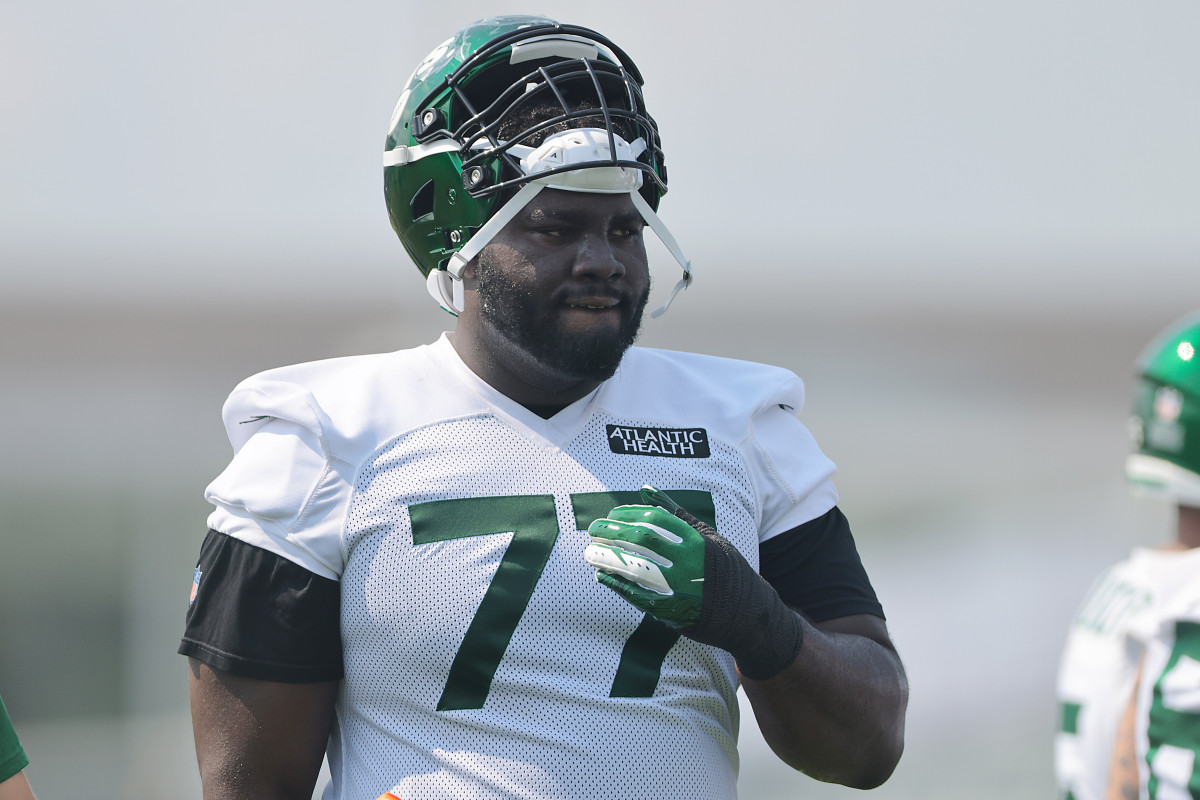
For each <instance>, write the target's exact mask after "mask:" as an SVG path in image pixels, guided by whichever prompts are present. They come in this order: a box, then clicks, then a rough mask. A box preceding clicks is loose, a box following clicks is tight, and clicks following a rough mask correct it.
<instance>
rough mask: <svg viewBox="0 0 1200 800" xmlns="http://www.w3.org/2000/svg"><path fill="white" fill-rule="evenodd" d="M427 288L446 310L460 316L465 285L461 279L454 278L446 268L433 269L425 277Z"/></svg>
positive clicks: (431, 295)
mask: <svg viewBox="0 0 1200 800" xmlns="http://www.w3.org/2000/svg"><path fill="white" fill-rule="evenodd" d="M425 288H426V289H427V290H429V295H430V297H432V298H433V299H434V300H436V301H437V304H438V305H439V306H441V307H442V309H443V310H444V311H449V312H450V313H451V314H453V315H454V316H456V317H457V316H458V315H459V313H460V312H461V311H462V310H463V285H462V281H461V280H454V279H453V278H451V277H450V273H448V272H447V271H446V270H444V269H433V270H430V271H429V276H428V277H427V278H426V279H425Z"/></svg>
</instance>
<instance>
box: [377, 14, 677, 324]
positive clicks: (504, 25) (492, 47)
mask: <svg viewBox="0 0 1200 800" xmlns="http://www.w3.org/2000/svg"><path fill="white" fill-rule="evenodd" d="M383 164H384V172H383V175H384V199H385V200H386V202H387V209H388V216H389V218H390V220H391V223H392V228H393V229H394V230H395V231H396V234H397V235H398V236H399V237H400V241H401V242H402V243H403V244H404V247H405V249H406V250H407V251H408V254H409V255H410V256H411V257H412V259H413V261H415V262H416V264H417V267H418V268H419V269H420V270H421V273H422V274H423V275H425V276H426V282H427V285H428V288H429V291H430V294H432V295H433V297H434V299H436V300H437V301H438V302H439V303H440V304H441V305H442V307H443V308H445V309H446V310H447V311H449V312H450V313H452V314H456V313H457V312H458V311H460V310H461V308H462V286H461V276H462V270H463V268H464V267H465V266H466V264H467V263H468V262H469V261H470V260H471V259H472V258H473V257H474V256H475V255H476V254H477V253H478V252H479V250H481V249H482V248H483V246H484V245H485V244H487V242H488V241H489V240H490V239H491V237H492V236H494V235H495V234H496V233H497V232H499V230H500V229H501V228H503V227H504V225H505V224H507V223H508V221H509V220H511V219H512V218H513V217H514V216H515V215H516V214H517V213H518V212H519V211H520V210H521V208H523V207H524V206H525V204H527V203H528V202H529V201H530V200H531V199H532V198H533V196H534V195H535V194H536V193H537V192H538V191H540V190H541V189H542V188H557V189H564V190H568V191H583V192H601V193H629V194H630V196H631V197H632V198H633V201H634V205H635V206H637V208H638V210H639V211H640V212H641V214H642V216H643V218H645V220H646V223H647V225H649V227H650V228H651V229H652V230H654V232H655V233H656V234H657V235H658V237H659V238H660V239H662V240H663V243H664V244H665V245H666V246H667V248H668V249H669V250H670V251H671V253H672V254H673V255H674V256H675V258H676V260H678V261H679V262H680V264H681V265H682V266H683V269H684V277H683V280H681V281H680V284H679V285H678V286H677V287H676V289H675V292H674V293H672V295H671V297H672V298H673V297H674V295H675V294H676V293H678V291H679V290H680V289H681V288H683V287H685V286H686V285H688V283H690V281H691V265H690V264H689V263H688V262H687V259H685V258H684V257H683V254H682V253H681V252H680V251H679V248H678V245H676V244H675V241H674V239H673V238H672V237H671V235H670V233H669V232H667V230H666V227H665V225H663V223H662V221H661V220H660V219H659V218H658V216H657V214H656V213H655V211H656V209H657V208H658V202H659V199H660V198H661V197H662V195H663V194H665V193H666V191H667V172H666V167H665V166H664V163H663V151H662V146H661V142H660V140H659V134H658V127H657V125H656V124H655V122H654V120H653V118H651V116H650V115H649V113H648V112H647V111H646V105H645V101H644V100H643V97H642V76H641V73H640V72H639V71H638V69H637V67H636V66H635V65H634V63H633V61H632V60H631V59H630V58H629V56H628V55H626V54H625V52H624V51H622V50H621V49H620V48H619V47H617V46H616V45H615V44H613V43H612V42H611V41H610V40H608V39H607V38H605V37H604V36H601V35H600V34H598V33H596V32H595V31H592V30H589V29H587V28H582V27H579V26H575V25H563V24H560V23H558V22H555V21H554V20H551V19H547V18H545V17H535V16H501V17H492V18H488V19H483V20H480V21H478V22H475V23H473V24H471V25H468V26H467V27H465V28H463V29H462V30H460V31H459V32H458V33H456V34H454V35H453V36H451V37H450V38H449V39H447V40H446V41H445V42H443V43H442V44H440V45H439V46H438V47H437V48H435V49H434V50H433V52H431V53H430V54H429V55H428V56H426V57H425V59H424V60H423V61H422V62H421V64H420V65H419V66H418V67H417V68H416V71H415V72H414V73H413V75H412V77H411V78H409V81H408V83H407V85H406V86H405V88H404V91H403V92H402V93H401V95H400V99H399V101H398V102H397V103H396V108H395V111H393V113H392V119H391V124H390V126H389V130H388V135H387V141H386V144H385V147H384V155H383ZM669 302H670V301H669V300H668V303H669ZM665 308H666V306H664V307H663V308H662V309H660V310H659V311H658V312H656V315H657V314H658V313H661V312H662V311H663V310H665Z"/></svg>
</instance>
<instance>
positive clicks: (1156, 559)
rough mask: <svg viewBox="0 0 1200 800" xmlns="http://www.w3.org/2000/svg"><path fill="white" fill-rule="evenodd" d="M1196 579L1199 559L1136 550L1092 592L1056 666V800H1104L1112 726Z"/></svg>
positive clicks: (1192, 554)
mask: <svg viewBox="0 0 1200 800" xmlns="http://www.w3.org/2000/svg"><path fill="white" fill-rule="evenodd" d="M1198 579H1200V551H1181V550H1151V549H1146V548H1138V549H1135V550H1134V551H1133V553H1132V554H1131V555H1130V557H1129V558H1128V559H1126V560H1124V561H1121V562H1119V563H1117V564H1115V565H1113V566H1112V567H1110V568H1109V569H1108V570H1106V571H1105V572H1104V573H1103V574H1102V575H1100V577H1099V578H1097V580H1096V582H1095V583H1094V584H1093V585H1092V588H1091V590H1090V591H1089V592H1088V595H1087V597H1086V599H1085V600H1084V602H1083V605H1082V607H1081V608H1080V610H1079V613H1078V614H1077V615H1076V617H1075V619H1074V621H1073V622H1072V624H1071V629H1070V632H1069V634H1068V636H1067V643H1066V646H1065V648H1064V650H1063V655H1062V661H1061V663H1060V666H1059V673H1058V700H1059V704H1060V708H1061V713H1062V717H1061V725H1060V729H1059V732H1058V734H1057V736H1056V739H1055V772H1056V774H1057V779H1058V787H1059V797H1060V798H1064V800H1103V799H1104V797H1105V792H1106V789H1107V786H1108V776H1109V770H1110V768H1111V765H1112V755H1113V747H1114V744H1115V741H1116V733H1117V726H1118V723H1119V721H1120V718H1121V714H1122V713H1123V712H1124V710H1125V707H1126V705H1127V704H1128V702H1129V699H1130V697H1131V695H1132V692H1133V690H1134V682H1135V679H1136V677H1137V671H1138V668H1139V665H1140V664H1141V663H1142V657H1143V656H1144V655H1145V654H1146V646H1147V639H1148V638H1149V637H1150V636H1151V635H1152V634H1153V632H1154V631H1155V630H1156V629H1157V626H1158V621H1159V620H1161V619H1162V618H1163V615H1164V614H1165V613H1166V612H1167V610H1168V609H1170V608H1172V607H1174V605H1175V604H1176V603H1177V602H1178V598H1179V596H1180V594H1181V592H1185V591H1186V590H1187V588H1188V585H1189V583H1194V582H1196V581H1197V580H1198ZM1185 796H1186V795H1185ZM1164 797H1165V796H1164Z"/></svg>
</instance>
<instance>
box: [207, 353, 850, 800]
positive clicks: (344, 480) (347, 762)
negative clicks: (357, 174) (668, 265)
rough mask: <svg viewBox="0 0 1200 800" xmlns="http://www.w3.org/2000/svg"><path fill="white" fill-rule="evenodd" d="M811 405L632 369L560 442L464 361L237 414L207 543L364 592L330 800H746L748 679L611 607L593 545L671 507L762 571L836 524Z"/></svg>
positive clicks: (674, 369) (352, 600)
mask: <svg viewBox="0 0 1200 800" xmlns="http://www.w3.org/2000/svg"><path fill="white" fill-rule="evenodd" d="M802 404H803V387H802V384H801V382H800V381H799V379H798V378H796V377H795V376H794V375H793V374H792V373H790V372H788V371H786V370H780V369H777V368H773V367H766V366H763V365H758V364H751V363H748V362H740V361H733V360H728V359H718V358H712V357H707V356H698V355H691V354H683V353H672V352H666V351H658V350H649V349H644V348H632V349H631V350H630V351H629V352H628V353H627V354H626V357H625V359H624V360H623V362H622V365H621V367H620V369H619V370H618V372H617V374H616V375H615V376H614V377H613V378H612V379H610V380H609V381H607V382H605V383H604V384H603V385H602V386H601V387H600V388H599V389H597V390H596V391H595V392H593V393H592V394H591V395H589V396H588V397H585V398H583V399H581V400H579V401H577V402H576V403H574V404H572V405H571V406H569V407H567V408H566V409H564V410H563V411H561V412H559V413H558V414H556V415H554V416H553V417H551V418H550V419H548V420H544V419H541V418H540V417H537V416H536V415H535V414H533V413H532V412H529V411H528V410H526V409H524V408H522V407H521V406H519V405H517V404H515V403H513V402H512V401H511V400H509V399H508V398H506V397H504V396H503V395H500V394H499V393H498V392H495V390H493V389H491V387H489V386H487V385H486V384H485V383H483V382H482V381H480V380H479V379H478V378H477V377H476V376H475V375H474V374H473V373H471V372H470V370H469V369H468V368H467V367H466V366H465V365H464V364H463V363H462V362H461V361H460V360H459V359H458V357H457V355H456V354H455V353H454V350H453V348H452V346H451V345H450V344H449V342H448V340H447V339H446V338H445V337H443V338H442V339H440V340H439V341H438V342H436V343H434V344H433V345H427V346H423V347H419V348H415V349H413V350H407V351H400V352H398V353H392V354H384V355H379V356H361V357H351V358H345V359H333V360H330V361H325V362H314V363H310V364H304V365H297V366H294V367H285V368H282V369H279V370H272V371H269V372H267V373H263V374H261V375H259V376H256V377H254V378H252V379H250V380H248V381H246V382H244V383H243V384H242V385H240V386H239V387H238V388H237V389H235V391H234V392H233V394H232V395H231V396H230V399H229V401H227V403H226V406H225V409H224V416H225V422H226V427H227V430H228V432H229V434H230V439H231V442H232V443H233V445H234V448H235V451H236V454H235V457H234V459H233V460H232V462H231V463H230V465H229V467H228V468H227V469H226V470H225V472H223V473H222V474H221V475H220V476H219V477H218V478H217V479H216V480H215V481H214V482H213V483H212V484H211V485H210V487H209V489H208V491H207V493H206V496H207V497H208V499H209V500H210V501H211V502H212V503H213V504H214V506H215V509H214V511H213V513H212V515H211V516H210V519H209V525H210V526H211V527H212V528H213V529H215V530H217V531H221V532H223V533H225V534H228V535H230V536H233V537H235V538H238V539H240V540H242V541H244V542H246V543H248V544H252V545H254V546H256V547H261V548H263V549H265V550H268V551H270V552H273V553H276V554H277V555H280V556H283V557H284V558H287V559H289V560H291V561H293V562H294V563H297V564H299V565H301V566H303V567H305V568H306V569H309V570H311V571H312V572H313V573H315V574H318V575H322V576H324V577H327V578H331V579H334V580H338V581H340V583H341V626H342V640H343V651H344V653H343V655H344V663H345V673H346V679H345V681H344V682H343V684H342V687H341V690H340V693H339V698H338V714H337V721H336V724H335V730H334V732H333V734H332V736H331V741H330V745H329V758H330V767H331V773H332V781H331V783H330V785H329V786H328V787H327V788H326V792H325V797H326V800H334V798H339V799H340V798H359V797H363V798H375V797H378V796H379V795H380V794H382V793H383V792H384V791H386V790H389V789H390V790H391V791H393V793H395V794H396V795H397V796H399V797H403V798H405V800H423V798H442V797H455V798H479V799H480V800H483V799H484V798H563V797H589V798H597V799H600V798H624V797H643V796H653V797H660V798H685V797H687V798H694V797H698V796H704V797H732V796H734V794H735V791H736V789H735V784H736V774H737V751H736V738H737V727H738V704H737V698H736V673H735V671H734V666H733V660H732V658H731V657H730V656H729V655H728V654H727V653H724V652H723V651H720V650H716V649H714V648H711V647H707V646H704V645H700V644H698V643H695V642H691V641H690V640H687V639H679V637H678V636H676V635H674V634H672V633H671V632H670V631H668V630H667V629H666V628H665V627H664V626H661V625H659V624H657V623H654V622H653V620H650V621H647V619H646V618H645V617H644V615H642V614H641V612H639V611H637V610H636V609H634V608H633V607H632V606H630V605H629V604H627V603H625V602H624V601H623V600H621V599H620V598H619V597H618V596H617V595H615V594H614V593H612V592H610V591H608V590H607V589H605V588H604V587H602V586H600V585H599V584H597V583H596V582H595V581H594V578H593V570H592V569H591V568H590V567H588V566H587V565H586V563H585V562H584V560H583V555H582V554H583V549H584V548H585V547H586V544H587V541H588V537H587V535H586V533H585V531H586V528H587V526H588V524H589V523H590V522H591V521H592V520H593V519H595V518H596V517H598V516H603V515H604V514H605V513H606V512H607V510H608V509H609V508H611V507H612V506H613V505H617V504H619V503H621V502H630V501H635V500H634V498H635V497H636V491H637V489H638V488H639V487H640V486H641V485H643V484H645V483H651V484H654V485H656V486H658V487H659V488H662V489H664V490H666V491H668V492H671V493H673V494H674V493H675V491H679V492H681V493H686V494H684V495H683V497H684V498H686V499H685V504H696V505H699V506H704V505H705V504H707V505H708V506H709V507H710V508H711V514H712V517H713V518H714V519H715V521H716V522H717V528H718V530H720V532H721V533H722V534H723V535H724V536H725V537H726V538H728V539H729V540H730V541H731V542H732V543H733V544H734V545H735V546H736V547H738V549H739V550H740V551H741V552H742V553H743V554H744V555H745V556H746V558H747V559H748V560H749V561H750V562H751V564H752V565H757V563H758V545H759V542H760V541H761V540H763V539H766V538H769V537H770V536H772V535H775V534H778V533H781V532H783V531H786V530H789V529H791V528H794V527H796V526H798V525H800V524H802V523H804V522H807V521H808V520H811V519H814V518H816V517H818V516H820V515H822V514H824V513H826V512H827V511H829V510H830V509H831V508H833V506H834V505H835V503H836V501H837V494H836V490H835V489H834V487H833V484H832V475H833V471H834V468H833V465H832V463H831V462H830V461H829V460H828V459H827V458H826V457H825V456H824V455H823V454H822V453H821V452H820V450H819V449H818V448H817V446H816V443H815V442H814V441H813V439H812V437H811V435H810V434H809V433H808V431H807V430H806V429H805V428H804V426H803V425H802V424H801V423H800V422H799V421H798V420H797V419H796V416H795V414H796V411H797V410H799V409H800V408H801V406H802ZM704 451H707V456H703V455H702V453H703V452H704ZM689 500H690V503H689V502H688V501H689ZM202 586H203V584H202ZM647 674H649V675H650V676H651V678H652V680H650V681H649V682H647V681H646V680H645V677H646V675H647ZM630 676H634V677H636V678H637V679H636V680H631V679H630ZM631 686H632V687H634V688H633V689H632V690H631V689H629V687H631ZM597 770H600V771H601V772H600V774H597Z"/></svg>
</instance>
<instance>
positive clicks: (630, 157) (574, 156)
mask: <svg viewBox="0 0 1200 800" xmlns="http://www.w3.org/2000/svg"><path fill="white" fill-rule="evenodd" d="M612 139H613V144H615V145H616V153H615V155H614V154H613V153H612V151H611V150H610V149H609V138H608V132H607V131H605V130H604V129H603V128H572V129H570V130H567V131H563V132H562V133H556V134H555V135H553V136H550V137H549V138H547V139H546V141H544V142H542V144H541V145H540V146H539V147H538V148H536V149H532V148H528V147H522V146H519V145H514V146H512V147H511V148H510V151H511V152H512V153H513V154H514V155H518V156H520V157H521V169H522V170H523V171H524V172H525V174H526V175H529V176H534V175H537V174H538V173H542V172H548V171H550V170H553V169H559V168H562V167H569V166H571V165H572V164H579V165H580V169H576V170H567V171H564V172H559V173H556V174H554V175H547V176H545V177H543V178H533V180H531V181H530V182H529V183H527V184H525V185H524V186H522V187H521V188H520V190H518V191H517V193H516V194H515V195H513V197H512V199H511V200H509V201H508V202H507V203H505V204H504V205H503V206H502V207H501V208H499V209H497V211H496V213H495V214H493V215H492V217H491V219H489V220H488V221H487V222H485V223H484V224H483V226H482V227H480V229H479V230H477V231H476V232H475V235H474V236H472V237H471V240H470V241H469V242H467V243H466V244H465V245H463V247H462V248H461V249H460V250H459V251H458V252H457V253H455V254H454V255H452V256H451V257H450V261H449V263H448V264H447V265H446V269H445V270H435V271H433V272H430V273H429V278H428V281H427V286H428V288H429V293H430V294H431V295H433V299H434V300H437V301H438V304H439V305H441V307H442V308H444V309H446V310H447V311H449V312H450V313H451V314H454V315H456V316H457V315H458V312H460V311H462V309H463V289H462V274H463V270H464V269H466V266H467V264H468V263H469V262H470V261H471V259H473V258H475V256H477V255H478V254H479V251H480V250H482V249H483V248H484V247H486V246H487V243H488V242H490V241H491V240H492V238H493V237H494V236H495V235H496V234H497V233H499V232H500V231H501V230H502V229H503V228H504V226H505V225H507V224H508V223H509V222H511V221H512V219H513V217H515V216H516V215H517V214H519V213H520V212H521V209H523V208H525V206H527V205H528V204H529V201H531V200H533V198H534V197H536V196H537V193H538V192H540V191H541V190H542V189H546V188H550V189H561V190H563V191H568V192H594V193H598V194H625V193H628V194H629V196H630V198H632V200H633V205H634V207H635V208H637V210H638V213H639V214H641V215H642V219H643V220H645V221H646V224H647V225H648V226H649V227H650V229H651V230H652V231H654V234H655V235H656V236H657V237H658V238H659V240H660V241H661V242H662V243H663V245H665V246H666V248H667V250H668V251H670V253H671V255H672V256H674V257H675V260H676V261H678V262H679V265H680V266H681V267H683V277H682V278H681V279H680V280H679V282H678V283H676V284H675V287H674V288H673V289H672V290H671V294H670V296H669V297H668V298H667V301H666V302H665V303H663V305H662V307H661V308H658V309H656V310H655V311H653V312H651V314H650V316H651V317H660V316H662V315H663V314H664V313H665V312H666V310H667V308H669V307H670V305H671V302H672V301H673V300H674V299H675V296H676V295H678V294H679V293H680V292H681V291H683V290H684V289H686V288H687V287H688V286H690V285H691V283H692V265H691V263H690V262H689V261H688V260H687V258H686V257H684V255H683V251H682V250H680V248H679V244H678V243H677V242H676V241H675V237H674V236H672V235H671V232H670V231H669V230H667V226H666V224H665V223H664V222H663V221H662V219H660V218H659V216H658V215H657V214H655V213H654V209H652V208H650V205H649V204H648V203H647V202H646V201H645V200H644V199H643V198H642V196H641V194H639V193H638V189H640V188H641V186H642V171H641V170H639V169H636V168H634V167H621V166H616V165H615V164H613V165H612V166H605V165H604V164H605V162H607V163H609V164H612V162H614V161H636V160H637V157H638V156H639V155H641V154H642V153H643V152H644V151H645V149H646V143H645V142H644V141H642V140H641V139H640V138H639V139H637V140H635V141H634V142H633V143H632V144H630V143H629V142H626V141H625V140H624V139H622V138H621V137H620V136H617V135H616V134H614V135H613V137H612Z"/></svg>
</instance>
